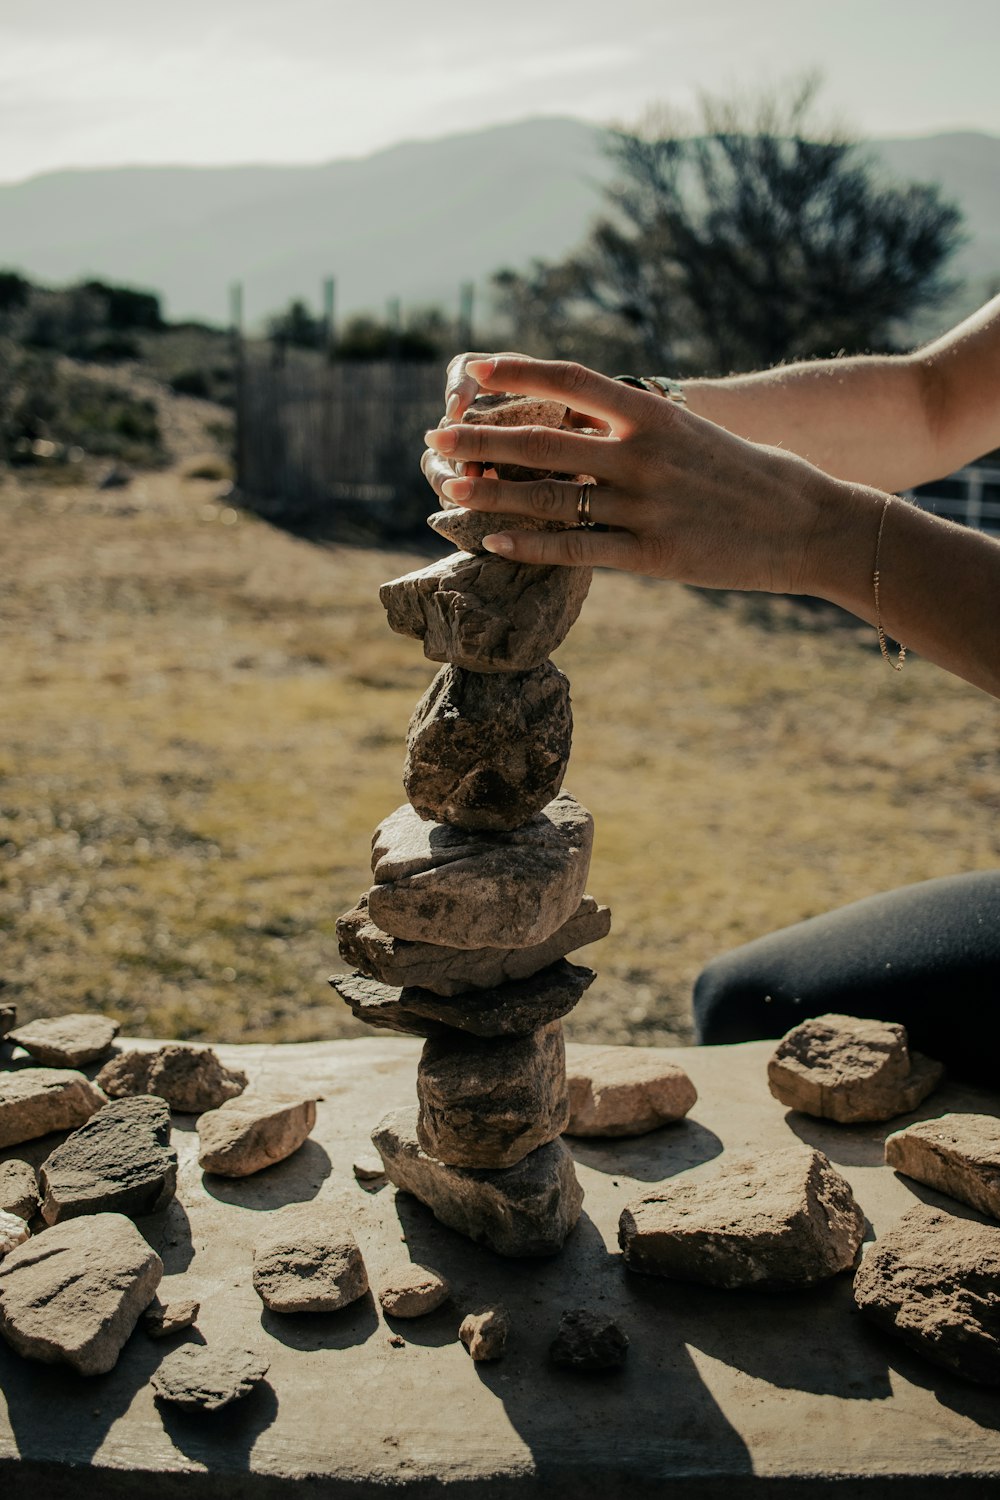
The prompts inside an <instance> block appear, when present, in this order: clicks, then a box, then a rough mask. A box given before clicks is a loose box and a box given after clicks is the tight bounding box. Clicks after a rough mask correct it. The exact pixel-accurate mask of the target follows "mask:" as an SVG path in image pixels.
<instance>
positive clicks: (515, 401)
mask: <svg viewBox="0 0 1000 1500" xmlns="http://www.w3.org/2000/svg"><path fill="white" fill-rule="evenodd" d="M462 421H463V423H470V424H471V425H472V426H484V427H563V428H566V427H570V426H572V425H573V424H572V423H571V422H570V420H569V408H568V407H566V406H564V405H563V404H562V402H561V401H546V400H544V399H540V398H539V397H536V396H515V395H511V394H509V393H506V392H504V393H497V392H493V393H491V394H489V395H483V396H477V397H476V399H475V400H474V401H473V403H472V405H471V406H470V407H469V409H468V410H467V411H466V413H465V415H464V416H463V417H462ZM575 430H576V431H578V432H595V431H596V430H597V429H596V428H593V427H583V428H576V429H575ZM484 467H485V468H489V469H495V470H496V472H497V477H498V478H499V479H515V480H522V479H548V478H557V479H570V478H573V477H579V476H573V475H570V474H560V473H559V472H558V471H557V470H554V469H530V468H528V467H526V465H524V464H506V463H499V464H493V463H490V462H489V460H487V461H486V463H485V464H484ZM524 520H525V517H524V516H518V517H517V518H516V521H512V524H516V525H518V526H520V525H521V523H522V522H523V521H524ZM498 521H499V517H498V516H494V517H493V523H494V527H495V528H497V529H499V528H498V527H497V522H498ZM528 529H529V530H530V529H531V528H530V527H529V528H528Z"/></svg>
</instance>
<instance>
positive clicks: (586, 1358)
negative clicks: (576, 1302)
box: [549, 1307, 628, 1370]
mask: <svg viewBox="0 0 1000 1500" xmlns="http://www.w3.org/2000/svg"><path fill="white" fill-rule="evenodd" d="M627 1353H628V1337H627V1335H626V1334H624V1333H623V1332H622V1330H621V1329H620V1328H619V1327H618V1324H617V1323H615V1322H614V1321H613V1320H612V1319H611V1318H608V1317H605V1315H604V1314H603V1313H595V1312H590V1311H588V1309H587V1308H582V1307H581V1308H574V1309H573V1310H572V1311H570V1312H564V1313H563V1315H562V1317H561V1318H560V1319H559V1332H558V1333H557V1334H556V1336H555V1338H554V1339H553V1340H552V1343H551V1345H550V1346H549V1358H550V1359H551V1361H552V1363H553V1364H554V1365H561V1366H562V1367H563V1368H564V1369H567V1370H620V1369H621V1367H622V1365H623V1364H624V1363H625V1356H626V1354H627Z"/></svg>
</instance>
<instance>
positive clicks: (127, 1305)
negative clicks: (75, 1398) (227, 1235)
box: [0, 1214, 163, 1375]
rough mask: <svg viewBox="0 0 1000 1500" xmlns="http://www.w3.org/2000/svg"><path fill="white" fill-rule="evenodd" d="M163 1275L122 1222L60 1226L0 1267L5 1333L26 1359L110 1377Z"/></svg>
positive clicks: (112, 1218) (115, 1218)
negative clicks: (69, 1366) (107, 1374)
mask: <svg viewBox="0 0 1000 1500" xmlns="http://www.w3.org/2000/svg"><path fill="white" fill-rule="evenodd" d="M162 1275H163V1262H162V1261H161V1260H160V1257H159V1256H158V1255H157V1254H156V1252H155V1250H152V1249H151V1248H150V1246H149V1245H148V1244H147V1243H146V1241H145V1240H144V1239H143V1237H142V1235H141V1234H140V1233H139V1231H138V1229H136V1227H135V1225H134V1224H133V1223H132V1220H131V1219H127V1218H125V1216H124V1215H123V1214H93V1215H91V1216H89V1217H87V1218H83V1219H71V1220H69V1222H68V1223H66V1224H57V1225H56V1226H55V1228H53V1229H47V1230H46V1231H45V1233H44V1234H40V1235H36V1236H35V1237H34V1238H33V1239H30V1240H28V1241H27V1243H26V1244H24V1245H20V1246H19V1247H18V1248H17V1249H16V1250H13V1251H11V1253H10V1255H8V1256H7V1258H6V1259H5V1260H4V1261H3V1262H2V1264H0V1333H2V1334H3V1336H4V1338H5V1339H6V1340H7V1342H8V1344H10V1346H11V1348H12V1349H16V1350H17V1352H18V1354H23V1355H24V1356H25V1358H26V1359H37V1360H41V1361H42V1362H43V1363H46V1364H55V1363H57V1362H60V1361H63V1362H65V1363H66V1364H68V1365H71V1366H72V1367H73V1369H74V1370H77V1371H78V1372H79V1373H80V1374H81V1375H105V1374H106V1373H107V1372H108V1370H111V1369H113V1368H114V1366H115V1364H116V1363H117V1360H118V1356H119V1354H120V1353H121V1351H122V1349H123V1347H124V1345H125V1341H126V1340H127V1338H128V1337H129V1334H130V1333H131V1332H132V1330H133V1328H134V1327H135V1325H136V1323H137V1322H138V1320H139V1315H140V1314H141V1312H142V1311H143V1309H144V1308H145V1307H146V1306H147V1305H148V1304H149V1303H150V1302H151V1301H152V1298H153V1296H154V1294H155V1292H156V1288H157V1287H158V1285H159V1283H160V1278H161V1276H162Z"/></svg>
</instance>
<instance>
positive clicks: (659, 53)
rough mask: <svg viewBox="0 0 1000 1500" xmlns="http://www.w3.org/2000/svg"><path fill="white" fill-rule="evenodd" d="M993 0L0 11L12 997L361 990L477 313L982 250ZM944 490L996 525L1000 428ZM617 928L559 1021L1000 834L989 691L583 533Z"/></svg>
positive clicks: (284, 997) (774, 297) (214, 1026)
mask: <svg viewBox="0 0 1000 1500" xmlns="http://www.w3.org/2000/svg"><path fill="white" fill-rule="evenodd" d="M998 45H1000V12H998V11H997V8H996V7H995V6H994V5H987V4H985V3H980V0H954V3H953V4H952V5H950V6H949V7H947V8H943V7H941V6H938V5H931V4H929V3H927V4H925V3H922V0H921V3H913V0H910V3H907V4H903V3H892V0H890V3H884V4H880V5H879V6H877V7H872V6H871V5H870V4H868V3H864V4H862V3H858V0H846V3H841V4H840V5H839V6H837V7H835V8H834V7H826V6H824V7H819V6H813V5H810V4H802V3H801V0H797V3H792V0H759V3H757V4H756V5H755V6H753V7H752V8H751V7H746V6H743V5H738V4H736V3H735V0H705V3H703V4H701V5H699V6H698V7H697V8H695V12H694V13H693V14H692V13H687V12H681V13H679V14H669V15H668V14H667V13H666V12H665V10H664V7H663V6H662V4H660V3H656V4H652V3H646V0H619V3H618V4H616V5H615V6H614V7H606V6H602V5H599V4H597V3H594V0H582V3H578V4H576V5H574V6H572V7H558V8H556V7H552V8H550V9H542V8H540V7H538V6H537V5H534V4H533V5H528V4H527V3H523V0H511V3H508V4H505V5H504V6H503V7H502V8H498V7H491V6H486V5H480V6H478V7H472V8H469V7H466V8H464V9H462V10H456V8H455V7H453V6H445V5H443V4H440V3H437V0H433V3H429V4H427V3H425V4H424V5H422V6H420V7H414V6H404V5H403V4H401V3H385V0H383V3H381V4H376V5H373V6H368V7H346V6H342V5H339V4H332V5H331V4H320V3H318V0H286V3H285V4H283V5H282V6H281V7H276V6H273V5H272V4H270V3H268V0H240V3H239V4H237V3H236V0H216V3H215V4H213V5H212V6H211V7H205V6H204V5H203V4H199V5H197V6H196V5H195V4H194V3H193V0H175V3H174V4H173V5H172V6H171V7H169V10H168V11H164V10H163V9H162V8H157V9H155V10H151V9H147V10H145V11H143V10H142V8H137V7H135V6H134V5H128V6H127V5H126V4H125V3H124V0H95V3H93V4H91V5H89V6H87V7H86V8H84V9H81V8H80V7H79V6H76V5H70V4H69V3H67V0H51V3H50V4H49V5H48V6H46V7H45V8H44V11H40V10H38V8H34V9H31V8H29V7H20V8H19V9H18V11H17V13H16V14H15V13H14V9H13V8H12V7H8V8H7V9H6V10H5V13H4V15H3V16H2V17H0V117H2V120H3V129H2V131H0V517H2V523H0V1000H2V1001H4V1002H5V1003H6V1002H14V1003H16V1004H17V1005H18V1008H19V1011H20V1014H21V1017H22V1019H27V1018H29V1017H31V1016H34V1015H40V1014H59V1013H62V1012H65V1011H68V1010H75V1009H91V1008H92V1009H98V1010H101V1011H104V1012H107V1013H109V1014H113V1015H116V1016H117V1017H118V1018H119V1019H120V1020H121V1021H122V1023H123V1029H124V1030H125V1031H126V1032H128V1033H131V1034H140V1035H155V1036H161V1037H166V1036H176V1037H186V1038H198V1039H203V1040H219V1041H223V1040H225V1041H236V1040H253V1041H266V1040H273V1041H280V1040H305V1039H313V1038H320V1037H333V1036H341V1035H352V1034H355V1033H357V1032H358V1031H359V1030H360V1027H359V1026H358V1024H357V1023H355V1022H354V1021H353V1019H352V1018H351V1016H350V1014H349V1012H347V1011H346V1009H345V1008H344V1007H343V1006H342V1004H341V1002H340V1001H338V1000H337V999H336V997H335V996H334V995H333V994H332V992H331V991H329V990H328V989H327V986H326V984H325V979H326V976H327V974H328V973H330V972H331V971H335V970H338V969H342V968H343V965H342V964H341V962H340V960H339V957H338V954H337V947H336V940H335V936H334V924H335V921H336V917H337V916H338V914H339V913H340V912H341V911H342V910H344V909H345V908H347V907H349V906H351V905H353V904H354V901H355V899H356V898H357V896H358V894H359V893H360V892H361V891H362V890H363V889H364V888H365V887H366V886H367V884H368V883H369V869H368V846H369V840H370V837H371V832H372V830H373V828H374V826H375V824H376V823H378V822H379V821H380V820H381V818H383V817H384V816H385V815H386V814H387V813H388V812H390V811H391V810H392V809H393V808H394V807H395V806H397V805H398V804H399V803H400V802H401V801H402V798H403V794H402V786H401V780H400V776H401V768H402V760H403V754H404V742H405V734H406V726H407V722H408V720H409V716H410V713H411V712H412V709H413V706H414V704H415V702H416V700H417V698H418V697H419V696H420V695H421V693H422V692H423V691H424V688H425V687H426V686H427V684H428V683H429V681H430V679H431V677H432V676H433V675H434V670H435V669H434V668H433V667H432V666H431V665H430V664H429V663H427V662H426V661H425V660H424V658H423V656H422V654H421V651H420V648H419V645H418V644H417V643H414V642H412V641H406V640H402V639H401V638H399V637H397V636H394V635H392V634H391V632H390V631H389V629H388V626H387V625H386V623H385V617H384V615H383V612H382V610H381V607H380V605H379V603H378V598H377V589H378V585H379V584H380V583H381V582H383V581H384V580H385V579H387V578H391V577H394V576H396V575H398V574H400V573H402V572H406V571H409V570H410V569H412V568H414V567H417V566H421V565H422V564H423V563H424V562H426V561H428V560H430V559H431V558H433V557H434V556H439V555H441V553H442V552H443V551H445V550H447V546H446V544H444V543H442V542H441V541H440V539H438V538H436V537H435V536H434V534H433V533H431V532H430V531H429V530H428V528H427V527H426V526H425V524H424V518H425V516H426V515H427V513H428V511H429V510H432V509H434V508H435V505H434V501H433V497H432V495H431V492H430V490H429V489H428V488H427V487H426V485H425V484H424V481H423V480H422V478H421V476H420V473H419V468H418V464H419V458H420V454H421V451H422V448H423V443H422V441H421V434H422V432H423V431H424V429H425V428H426V427H427V426H429V425H433V424H435V423H436V422H437V421H438V419H439V417H440V414H441V407H442V390H443V376H444V368H445V365H446V363H447V360H448V359H449V358H450V357H451V356H452V355H453V354H454V353H456V352H458V351H459V350H461V349H467V348H475V349H481V350H489V349H493V348H498V347H499V348H518V349H522V350H524V351H526V352H529V353H532V354H537V355H541V356H560V357H562V356H568V357H572V358H576V359H581V360H584V361H585V362H586V363H588V364H591V365H593V366H594V367H595V368H597V369H601V370H604V371H606V372H607V373H616V372H617V371H620V370H636V371H640V372H652V371H656V372H659V373H669V374H673V375H678V376H682V377H683V376H685V375H693V374H719V373H727V372H730V371H736V370H748V369H755V368H761V367H766V366H770V365H773V364H776V363H779V362H781V361H783V360H790V359H795V358H801V357H810V356H828V355H834V354H837V353H839V352H842V351H843V352H847V353H853V352H859V351H865V350H871V351H892V350H901V349H905V348H909V347H912V346H913V345H914V344H915V343H916V342H918V341H919V340H921V339H924V338H927V337H930V336H932V335H933V334H935V333H936V332H939V331H941V330H943V329H944V328H946V327H948V326H950V325H951V324H953V323H954V322H956V321H957V320H958V319H959V318H960V317H962V316H964V314H965V313H967V312H968V311H970V310H972V309H973V308H975V307H976V306H978V305H979V304H981V303H982V302H983V301H985V300H986V299H987V298H988V297H990V296H992V295H994V294H996V293H997V291H1000V195H998V193H997V190H996V186H997V182H998V181H1000V94H998V92H997V90H996V86H995V58H996V56H997V52H998ZM913 498H914V499H915V501H916V502H917V503H919V504H923V505H926V506H928V507H929V508H931V509H935V510H938V511H940V512H941V513H943V514H947V515H950V516H952V517H953V518H955V519H957V520H959V521H960V522H961V523H962V524H966V525H972V526H978V527H982V528H985V529H988V530H993V531H997V532H1000V458H998V456H997V455H984V456H983V458H982V460H981V461H979V462H977V463H976V464H974V465H971V466H970V467H969V468H967V469H965V470H963V471H962V472H961V473H960V474H957V475H954V476H951V477H949V478H948V479H945V480H942V481H939V482H938V483H936V484H934V485H931V486H925V487H924V488H923V489H922V490H921V491H920V492H919V493H918V494H917V495H915V496H914V497H913ZM557 662H558V665H559V666H560V667H561V668H562V669H563V671H565V672H566V673H567V674H568V675H569V677H570V679H571V682H572V686H573V699H574V711H575V718H576V732H575V738H574V755H573V761H572V764H571V767H570V773H569V776H568V778H567V785H568V786H569V787H570V789H571V790H572V791H573V792H574V793H575V794H576V795H577V796H578V797H579V798H580V799H581V800H582V801H583V802H584V803H585V804H586V805H587V806H588V807H590V809H591V810H592V811H593V813H594V816H595V820H596V826H597V836H596V843H595V851H594V859H593V865H592V873H591V880H590V890H591V892H592V894H593V895H594V896H595V897H597V898H598V899H600V900H601V901H606V902H608V903H609V904H610V905H611V907H612V910H613V930H612V934H611V936H610V938H608V939H607V940H606V941H605V942H604V943H602V944H601V945H600V946H599V947H595V948H594V949H592V950H584V951H583V952H582V953H581V954H580V961H582V962H588V963H590V964H592V965H593V966H594V967H595V968H596V969H597V970H598V972H599V979H598V981H597V982H596V983H595V984H594V985H593V987H592V988H591V990H590V991H589V992H588V994H587V996H586V997H585V999H584V1001H583V1002H582V1004H581V1005H580V1006H579V1008H578V1009H577V1010H576V1011H575V1012H574V1013H573V1016H572V1017H571V1020H570V1024H569V1027H568V1029H569V1030H570V1032H571V1034H572V1035H573V1036H574V1037H575V1038H576V1039H577V1040H613V1041H629V1040H631V1041H643V1042H673V1041H687V1040H689V1039H690V1029H689V1020H688V1008H689V1000H690V991H691V985H692V982H693V980H694V978H695V976H696V975H697V973H698V971H699V969H700V967H701V966H702V964H703V963H704V962H705V961H706V960H707V959H708V958H710V957H711V956H712V955H713V954H714V953H717V952H719V951H721V950H722V949H724V948H727V947H730V946H732V945H734V944H736V943H738V942H741V941H744V940H747V939H749V938H752V937H754V936H756V935H758V934H760V933H761V932H764V931H767V930H769V929H771V928H774V927H777V926H782V925H785V924H787V923H789V922H792V921H795V920H798V919H799V918H802V917H805V916H809V915H812V914H814V913H816V912H819V911H823V910H825V909H827V908H829V907H831V906H835V905H838V904H841V903H844V902H847V901H850V900H853V899H856V898H857V897H860V896H864V895H867V894H870V893H872V892H874V891H877V890H882V889H887V888H889V887H891V886H894V885H898V884H903V883H906V882H908V881H915V880H920V879H925V878H929V877H932V876H936V875H944V874H951V873H957V872H959V871H962V870H973V869H984V868H990V867H993V866H995V865H996V864H997V863H998V860H1000V831H998V830H1000V820H998V813H1000V749H998V740H1000V737H998V733H997V730H998V710H997V706H996V705H995V704H994V703H993V701H992V700H990V699H988V698H987V697H985V696H984V695H983V694H981V693H978V692H976V691H975V690H974V689H972V688H970V687H966V686H965V685H963V684H961V683H959V682H958V681H956V680H954V679H951V678H949V677H947V676H946V674H944V673H942V672H940V671H938V670H937V669H935V668H933V667H931V666H929V665H928V664H926V663H924V662H922V661H919V660H913V661H912V662H908V664H907V669H906V672H905V673H904V674H903V675H901V676H899V677H897V676H895V675H894V674H892V673H889V672H888V671H887V670H885V668H884V664H882V663H880V660H879V657H878V648H877V644H876V641H875V637H874V632H873V631H870V630H868V629H866V628H863V627H861V626H860V625H859V624H858V623H857V622H856V621H853V620H851V619H850V618H848V617H845V616H843V615H841V614H840V613H839V612H838V611H836V610H835V609H833V608H832V607H827V606H823V605H821V604H819V603H817V602H816V601H809V600H796V599H786V598H781V597H775V596H769V595H745V594H731V595H730V594H720V593H715V594H711V593H707V592H702V591H698V590H693V589H688V588H683V587H674V586H668V585H665V584H662V583H654V582H651V581H648V580H641V579H635V578H628V577H624V576H621V575H613V574H608V573H603V574H599V575H598V576H596V577H595V581H594V586H593V589H592V592H591V595H590V598H589V600H588V602H587V604H586V606H585V609H584V612H583V615H582V617H581V619H580V621H579V623H578V624H577V626H576V627H575V629H574V631H573V632H572V633H571V635H570V637H569V639H568V640H567V642H566V644H565V645H564V646H563V647H562V648H561V649H560V651H559V653H558V655H557Z"/></svg>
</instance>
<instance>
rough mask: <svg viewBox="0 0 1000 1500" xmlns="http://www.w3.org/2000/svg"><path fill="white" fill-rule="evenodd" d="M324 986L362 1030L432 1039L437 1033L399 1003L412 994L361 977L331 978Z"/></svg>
mask: <svg viewBox="0 0 1000 1500" xmlns="http://www.w3.org/2000/svg"><path fill="white" fill-rule="evenodd" d="M327 982H328V983H329V984H331V985H332V986H333V988H334V989H335V990H336V992H337V994H338V995H339V996H340V998H341V1000H344V1001H346V1002H347V1004H348V1005H349V1006H350V1007H351V1010H352V1012H353V1013H354V1015H355V1016H356V1017H357V1019H358V1020H359V1021H364V1023H365V1025H366V1026H375V1027H377V1028H378V1030H380V1031H398V1032H402V1034H403V1035H404V1036H424V1037H426V1036H433V1035H434V1033H435V1032H439V1031H440V1030H441V1028H440V1026H436V1025H435V1024H434V1022H433V1021H425V1020H423V1019H422V1017H420V1016H418V1015H416V1014H415V1012H413V1011H412V1010H410V1009H409V1007H408V1006H407V1005H405V1004H404V1003H403V996H404V995H408V994H416V993H418V992H417V991H415V990H412V991H411V990H404V989H400V987H399V986H398V985H388V984H382V983H381V982H380V981H379V980H377V979H368V978H366V976H365V975H364V974H331V976H330V978H329V980H328V981H327ZM419 993H424V992H423V991H420V992H419Z"/></svg>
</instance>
